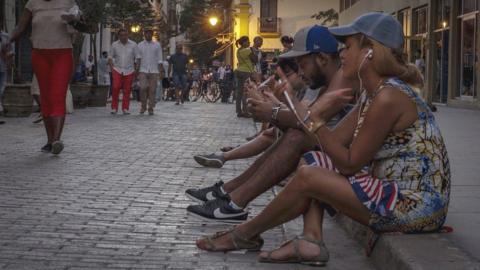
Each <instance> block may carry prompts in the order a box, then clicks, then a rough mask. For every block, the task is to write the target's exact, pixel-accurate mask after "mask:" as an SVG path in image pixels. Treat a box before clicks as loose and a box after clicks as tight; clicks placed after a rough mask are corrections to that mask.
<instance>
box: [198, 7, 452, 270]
mask: <svg viewBox="0 0 480 270" xmlns="http://www.w3.org/2000/svg"><path fill="white" fill-rule="evenodd" d="M330 31H331V32H332V34H334V35H335V36H336V37H337V38H338V39H339V40H340V41H341V42H343V43H344V44H345V45H346V47H345V49H344V50H343V52H342V54H341V59H342V67H343V74H344V76H345V77H346V78H357V77H359V78H360V81H361V86H362V87H361V88H360V89H362V90H363V92H362V96H361V97H360V99H359V100H358V104H357V106H356V107H355V109H354V110H352V111H351V112H350V114H348V115H347V116H346V118H345V119H344V120H343V121H342V122H341V123H340V124H339V125H338V126H337V127H336V128H335V129H333V130H331V129H329V128H327V127H326V126H325V123H326V119H328V118H329V117H330V116H331V115H332V114H333V113H334V112H332V109H331V107H332V104H337V103H338V102H342V101H343V100H345V99H347V98H349V96H348V94H347V92H346V90H338V91H335V92H332V93H328V94H325V95H323V96H321V97H320V99H319V100H318V102H317V103H315V105H313V107H311V108H306V107H304V106H303V105H301V104H300V103H298V102H296V104H295V105H294V106H295V107H296V111H297V112H298V115H299V119H304V120H302V122H303V124H302V126H303V129H304V132H305V133H306V134H309V136H312V138H314V139H315V140H316V141H317V142H318V144H319V145H321V146H322V151H319V152H314V153H308V154H307V155H306V156H305V159H306V162H307V164H308V165H307V166H302V167H301V168H300V169H299V170H298V171H297V173H296V175H295V177H294V178H293V179H292V180H291V181H290V182H289V184H288V185H287V186H286V187H285V188H284V189H283V190H282V191H281V192H280V193H279V194H278V196H277V197H276V198H275V199H274V200H273V201H272V202H270V203H269V204H268V205H267V206H266V208H265V209H264V210H263V211H262V212H261V213H260V214H259V215H258V216H256V217H255V218H253V219H252V220H249V221H248V222H245V223H243V224H241V225H238V226H236V227H235V228H233V229H231V230H229V231H225V232H218V233H216V234H215V235H213V236H209V237H205V238H202V239H199V240H198V241H197V242H196V244H197V246H198V247H199V248H200V249H203V250H208V251H229V250H240V249H248V250H260V249H261V247H262V245H263V239H262V238H261V237H260V235H261V234H262V233H263V232H265V231H267V230H269V229H272V228H274V227H276V226H278V225H281V224H283V223H285V222H287V221H289V220H292V219H294V218H296V217H298V216H300V215H303V218H304V231H303V233H302V236H297V237H295V238H294V239H292V240H290V241H289V242H286V243H285V244H283V245H282V246H281V247H280V248H279V249H277V250H274V251H270V252H262V253H260V255H259V257H258V260H259V261H260V262H269V263H286V262H288V263H301V264H310V265H316V266H318V265H325V264H326V263H327V262H328V260H329V253H328V249H327V247H326V246H325V244H324V242H323V235H322V223H323V216H324V208H325V207H324V205H325V204H328V205H331V206H332V207H334V208H336V209H338V210H339V211H341V212H342V213H343V214H345V215H346V216H348V217H350V218H352V219H354V220H356V221H357V222H359V223H361V224H363V225H365V226H369V227H370V228H371V229H372V230H373V231H374V232H377V233H381V232H393V231H398V232H404V233H423V232H435V231H438V230H439V229H441V228H442V226H443V224H444V222H445V219H446V214H447V210H448V203H449V195H450V167H449V160H448V155H447V150H446V147H445V144H444V140H443V138H442V135H441V133H440V130H439V127H438V125H437V123H436V121H435V117H434V115H433V113H432V112H431V110H430V108H429V107H428V105H427V103H426V102H425V101H424V100H423V99H422V98H421V97H420V96H419V94H418V93H417V92H415V91H414V90H413V87H412V86H416V87H419V86H420V87H421V86H422V85H423V80H422V77H421V76H420V73H419V71H418V69H417V68H416V67H415V66H414V65H412V64H408V62H407V59H406V56H405V54H404V52H403V44H404V35H403V31H402V26H401V24H400V23H399V22H398V21H397V20H395V19H394V18H393V17H392V16H391V15H389V14H385V13H378V12H373V13H368V14H366V15H363V16H361V17H359V18H358V19H357V20H356V21H354V22H353V24H351V25H347V26H340V27H335V28H331V29H330ZM287 89H288V85H287V86H286V87H285V90H287ZM350 98H353V94H351V96H350ZM312 156H315V157H316V158H311V157H312Z"/></svg>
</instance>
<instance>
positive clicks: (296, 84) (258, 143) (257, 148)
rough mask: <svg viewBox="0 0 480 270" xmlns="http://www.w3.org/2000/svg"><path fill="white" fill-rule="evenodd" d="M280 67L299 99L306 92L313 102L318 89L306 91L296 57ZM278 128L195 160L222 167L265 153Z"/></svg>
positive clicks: (285, 61)
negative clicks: (226, 149)
mask: <svg viewBox="0 0 480 270" xmlns="http://www.w3.org/2000/svg"><path fill="white" fill-rule="evenodd" d="M279 67H280V68H281V69H282V70H283V72H285V73H286V74H289V77H288V78H289V82H290V84H292V87H293V90H294V91H295V93H296V96H297V98H298V99H299V100H302V99H303V97H304V96H305V92H307V93H308V95H306V96H305V99H306V100H305V102H313V101H314V100H315V99H316V97H317V95H318V89H315V90H312V89H308V90H307V91H305V88H306V84H305V81H304V80H303V79H302V77H300V76H298V75H294V73H295V74H297V73H298V65H297V64H296V62H295V60H294V59H283V60H281V61H279ZM277 134H278V130H277V129H276V128H273V127H270V128H268V129H266V130H264V131H261V132H260V134H259V135H258V136H256V137H255V138H253V139H252V140H251V141H249V142H247V143H245V144H243V145H241V146H238V147H235V148H233V149H230V150H229V151H225V152H223V153H212V154H209V155H196V156H194V157H193V158H194V159H195V161H196V162H197V163H198V164H200V165H202V166H205V167H212V168H221V167H223V165H224V164H225V162H227V161H229V160H236V159H244V158H250V157H253V156H256V155H258V154H260V153H263V152H264V151H265V150H266V149H267V148H268V147H270V146H271V145H272V144H273V143H274V142H275V141H276V139H277Z"/></svg>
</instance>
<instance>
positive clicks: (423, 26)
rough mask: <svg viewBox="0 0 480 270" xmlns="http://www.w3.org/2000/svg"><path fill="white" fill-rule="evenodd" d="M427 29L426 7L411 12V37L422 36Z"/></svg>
mask: <svg viewBox="0 0 480 270" xmlns="http://www.w3.org/2000/svg"><path fill="white" fill-rule="evenodd" d="M427 28H428V6H423V7H419V8H416V9H414V10H413V11H412V35H418V34H424V33H426V32H427Z"/></svg>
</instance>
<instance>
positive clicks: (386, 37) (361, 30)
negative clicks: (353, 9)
mask: <svg viewBox="0 0 480 270" xmlns="http://www.w3.org/2000/svg"><path fill="white" fill-rule="evenodd" d="M329 30H330V33H332V35H334V36H335V37H336V38H337V39H338V40H340V41H344V39H345V37H347V36H351V35H355V34H364V35H366V36H367V37H369V38H371V39H373V40H375V41H378V42H380V43H381V44H383V45H384V46H387V47H389V48H392V49H400V48H402V47H403V44H404V42H405V38H404V35H403V28H402V25H401V24H400V22H399V21H397V20H396V19H395V18H393V17H392V15H390V14H387V13H382V12H370V13H367V14H364V15H362V16H360V17H358V18H357V19H356V20H355V21H354V22H353V23H351V24H348V25H344V26H338V27H331V28H330V29H329Z"/></svg>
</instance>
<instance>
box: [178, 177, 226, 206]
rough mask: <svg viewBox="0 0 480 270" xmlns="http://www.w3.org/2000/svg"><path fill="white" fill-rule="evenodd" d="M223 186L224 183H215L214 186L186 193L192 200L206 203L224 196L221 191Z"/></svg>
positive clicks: (188, 190) (193, 189) (194, 189)
mask: <svg viewBox="0 0 480 270" xmlns="http://www.w3.org/2000/svg"><path fill="white" fill-rule="evenodd" d="M221 186H223V182H222V181H219V182H217V183H215V184H214V185H213V186H210V187H206V188H201V189H196V188H191V189H187V190H186V191H185V195H187V197H189V198H190V199H192V200H194V201H197V202H199V203H204V202H208V201H212V200H215V199H217V198H218V197H220V196H222V194H223V192H222V190H220V187H221Z"/></svg>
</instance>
